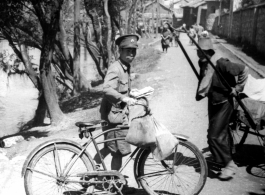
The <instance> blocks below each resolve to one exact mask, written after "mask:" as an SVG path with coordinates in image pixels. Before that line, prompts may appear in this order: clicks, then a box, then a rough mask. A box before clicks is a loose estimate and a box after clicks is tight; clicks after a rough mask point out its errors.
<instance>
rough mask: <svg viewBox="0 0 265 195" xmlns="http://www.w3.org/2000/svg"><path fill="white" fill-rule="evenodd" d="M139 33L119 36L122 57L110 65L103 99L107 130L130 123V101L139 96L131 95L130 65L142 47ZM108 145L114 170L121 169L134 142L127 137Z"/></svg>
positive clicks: (120, 134) (120, 133)
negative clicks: (129, 142)
mask: <svg viewBox="0 0 265 195" xmlns="http://www.w3.org/2000/svg"><path fill="white" fill-rule="evenodd" d="M138 40H139V37H138V36H137V35H124V36H121V37H119V38H118V39H116V44H117V45H118V47H119V54H120V57H119V59H118V60H117V61H115V62H114V63H113V64H111V65H110V67H109V69H108V71H107V74H106V76H105V79H104V84H103V94H104V97H103V99H102V102H101V107H100V113H101V119H102V120H105V121H107V122H108V123H109V125H108V126H107V127H103V131H106V130H108V129H112V128H115V127H116V126H117V125H120V124H123V125H126V124H128V114H129V110H128V105H134V104H135V103H136V100H135V99H133V98H130V97H129V93H130V89H131V79H130V68H131V65H130V64H131V62H132V61H133V59H134V58H135V56H136V49H137V48H138V45H137V41H138ZM126 135H127V131H115V132H109V133H107V135H106V137H105V139H112V138H117V137H125V136H126ZM105 147H107V148H108V149H109V150H110V152H111V154H112V156H113V158H112V162H111V169H112V170H119V169H120V168H121V165H122V157H123V156H126V155H128V154H129V153H130V152H131V148H130V145H129V144H128V143H127V142H125V141H124V140H118V141H112V142H108V143H107V144H106V145H105Z"/></svg>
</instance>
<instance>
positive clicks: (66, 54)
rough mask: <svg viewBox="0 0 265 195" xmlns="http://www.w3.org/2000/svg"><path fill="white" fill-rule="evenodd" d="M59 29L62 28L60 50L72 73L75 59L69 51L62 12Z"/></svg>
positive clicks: (61, 13)
mask: <svg viewBox="0 0 265 195" xmlns="http://www.w3.org/2000/svg"><path fill="white" fill-rule="evenodd" d="M59 27H60V34H59V42H60V49H61V51H62V53H63V55H64V57H65V63H66V64H68V66H69V68H70V70H71V73H72V74H73V72H74V65H73V58H72V55H71V53H70V51H69V48H68V46H67V40H66V39H67V34H66V32H65V28H64V24H63V11H62V10H61V11H60V21H59Z"/></svg>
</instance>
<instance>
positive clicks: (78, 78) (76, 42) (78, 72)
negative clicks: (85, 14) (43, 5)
mask: <svg viewBox="0 0 265 195" xmlns="http://www.w3.org/2000/svg"><path fill="white" fill-rule="evenodd" d="M74 10H75V11H74V94H75V95H77V94H79V93H80V90H81V76H80V75H81V70H80V53H81V52H80V49H81V48H80V0H75V1H74Z"/></svg>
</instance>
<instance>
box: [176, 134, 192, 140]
mask: <svg viewBox="0 0 265 195" xmlns="http://www.w3.org/2000/svg"><path fill="white" fill-rule="evenodd" d="M173 135H174V136H175V137H176V138H177V139H180V140H182V141H187V140H188V139H189V137H188V136H187V135H183V134H178V133H173Z"/></svg>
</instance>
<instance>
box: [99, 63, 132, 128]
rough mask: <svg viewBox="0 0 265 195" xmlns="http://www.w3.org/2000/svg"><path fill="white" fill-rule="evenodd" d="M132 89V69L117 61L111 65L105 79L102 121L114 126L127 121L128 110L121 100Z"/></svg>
mask: <svg viewBox="0 0 265 195" xmlns="http://www.w3.org/2000/svg"><path fill="white" fill-rule="evenodd" d="M130 88H131V82H130V67H127V66H125V65H123V64H122V63H121V62H120V61H119V60H118V61H115V62H114V63H113V64H111V65H110V67H109V69H108V72H107V74H106V76H105V79H104V85H103V94H104V97H103V100H102V103H101V107H100V113H101V119H103V120H106V121H108V122H109V123H113V124H118V123H123V122H124V120H127V119H126V115H128V108H127V106H126V104H125V103H124V102H122V101H121V100H122V99H123V98H124V97H127V96H128V95H129V91H130Z"/></svg>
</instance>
